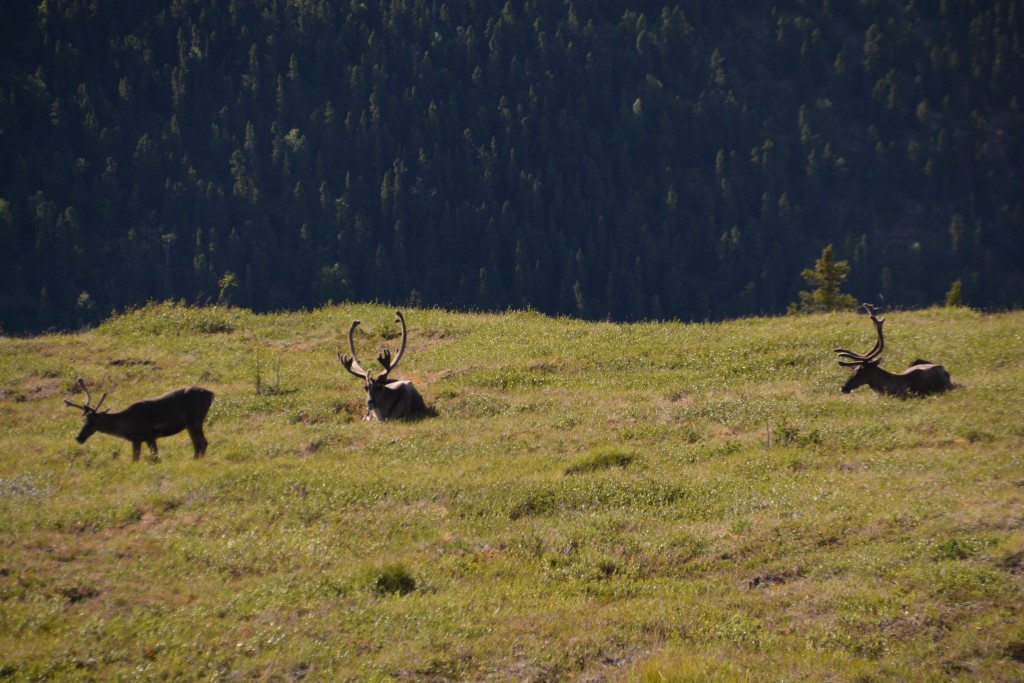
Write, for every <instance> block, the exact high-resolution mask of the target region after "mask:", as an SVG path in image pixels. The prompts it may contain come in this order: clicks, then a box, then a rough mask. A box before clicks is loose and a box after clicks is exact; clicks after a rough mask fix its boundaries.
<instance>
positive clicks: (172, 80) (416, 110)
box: [0, 0, 1024, 332]
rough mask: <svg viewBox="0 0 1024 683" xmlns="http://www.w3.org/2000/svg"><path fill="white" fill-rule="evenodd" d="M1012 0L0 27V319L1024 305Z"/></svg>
mask: <svg viewBox="0 0 1024 683" xmlns="http://www.w3.org/2000/svg"><path fill="white" fill-rule="evenodd" d="M1022 29H1024V0H987V1H982V0H956V1H954V0H924V1H922V0H901V1H900V2H889V1H887V0H849V1H843V2H837V1H835V0H831V1H830V0H740V1H737V2H730V3H722V2H719V1H718V0H692V1H691V2H686V3H676V4H666V3H659V2H598V1H596V0H574V1H570V2H537V1H536V0H526V1H525V2H513V1H511V0H510V1H509V2H506V3H501V2H487V1H484V0H480V1H475V2H440V1H431V0H391V1H389V2H379V3H378V2H344V1H339V2H334V1H328V0H133V2H113V1H112V0H41V1H39V2H21V1H12V2H5V3H3V4H2V6H0V41H2V42H0V45H2V46H3V47H2V48H0V246H2V249H0V327H2V329H3V330H4V331H6V332H23V331H33V330H41V329H47V328H51V327H76V326H79V325H83V324H90V323H93V322H95V321H97V320H99V319H100V318H101V317H104V316H106V315H107V314H108V313H109V312H110V311H111V310H113V309H122V308H125V307H129V306H133V305H137V304H141V303H144V302H146V301H147V300H150V299H175V300H185V301H187V302H189V303H192V302H198V303H204V302H214V301H218V300H219V301H221V302H230V303H232V304H235V305H241V306H246V307H250V308H252V309H254V310H257V311H263V310H277V309H289V308H301V307H314V306H318V305H321V304H323V303H326V302H328V301H331V300H333V301H339V300H344V299H353V300H377V301H382V302H392V303H396V304H403V305H404V304H420V305H431V306H433V305H436V306H444V307H457V308H473V309H484V310H487V309H500V308H505V307H527V306H529V307H532V308H535V309H537V310H540V311H544V312H549V313H557V314H569V315H575V316H582V317H586V318H611V319H613V320H634V319H641V318H660V317H666V318H670V317H671V318H680V319H684V320H688V319H707V318H710V319H719V318H725V317H731V316H737V315H745V314H756V313H777V312H782V311H784V310H785V309H786V306H787V304H789V303H791V302H793V301H795V300H796V299H797V292H798V290H800V289H801V287H803V286H805V283H804V282H803V280H802V279H801V277H800V274H801V272H802V270H803V269H805V268H807V267H808V266H810V265H812V264H813V262H814V259H815V258H816V257H817V256H818V255H819V254H820V253H821V252H822V249H823V248H824V247H825V246H826V245H828V244H833V245H834V249H835V254H836V256H837V258H841V259H844V260H847V261H848V262H849V264H850V276H849V279H848V281H847V282H846V284H845V286H844V287H845V289H846V290H847V291H849V292H851V293H853V294H854V295H856V296H857V297H860V298H871V299H872V300H879V299H884V300H885V301H887V302H889V303H891V304H897V305H903V306H920V305H927V304H932V303H940V302H941V301H942V300H943V298H944V296H945V294H946V293H947V292H948V291H949V290H950V288H951V287H952V286H953V283H955V282H956V281H960V283H961V287H962V288H961V290H960V291H961V298H962V301H963V303H966V304H970V305H974V306H979V307H988V306H992V307H1005V306H1017V305H1020V304H1022V303H1024V264H1022V259H1024V182H1022V172H1024V168H1022V166H1024V112H1022V106H1024V101H1022V100H1024V98H1022V95H1024V30H1022Z"/></svg>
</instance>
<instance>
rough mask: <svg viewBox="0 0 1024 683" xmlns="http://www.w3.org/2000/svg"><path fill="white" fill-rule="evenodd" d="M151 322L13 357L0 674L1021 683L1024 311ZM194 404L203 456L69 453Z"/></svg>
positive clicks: (118, 450)
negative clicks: (840, 350) (135, 414)
mask: <svg viewBox="0 0 1024 683" xmlns="http://www.w3.org/2000/svg"><path fill="white" fill-rule="evenodd" d="M405 313H406V319H407V321H408V323H409V346H408V350H407V352H406V354H405V357H404V358H403V359H402V362H401V365H400V366H399V368H398V369H397V370H396V371H395V373H394V374H395V376H397V377H399V378H402V379H412V380H414V381H415V383H416V385H417V386H418V387H419V389H420V392H421V393H422V394H423V396H424V398H425V399H426V401H427V403H428V405H429V406H430V408H431V409H432V415H430V416H429V417H426V418H424V419H420V420H416V421H410V422H388V423H368V422H363V421H362V420H361V419H360V418H361V416H362V410H363V407H362V403H363V399H364V396H363V392H362V388H361V385H360V383H359V382H358V381H357V380H356V379H355V378H354V377H352V376H351V375H348V374H347V373H346V372H345V371H344V368H342V366H341V364H340V363H339V362H338V360H337V356H336V352H337V349H338V345H339V342H342V340H343V335H344V333H345V332H346V331H347V330H348V326H349V323H350V322H351V320H353V319H355V318H358V319H360V320H362V321H363V322H362V325H361V326H360V328H359V329H358V331H357V332H356V339H355V341H356V344H357V347H358V349H359V350H360V353H361V357H362V361H363V364H364V366H368V365H370V363H371V362H372V361H373V359H374V357H375V356H376V352H377V350H378V349H379V348H380V347H381V346H383V345H389V346H392V347H395V346H396V345H397V343H398V339H397V337H398V334H399V328H398V326H397V324H396V323H395V322H394V310H393V309H390V308H385V307H382V306H370V305H339V306H332V307H327V308H324V309H320V310H316V311H311V312H302V313H287V314H285V313H282V314H273V315H255V314H252V313H250V312H248V311H245V310H240V309H234V308H191V307H185V306H181V305H172V304H152V305H150V306H147V307H145V308H143V309H139V310H134V311H128V312H125V313H123V314H120V315H117V316H115V317H113V318H111V319H110V320H108V321H107V322H105V323H103V324H102V325H100V326H99V327H98V328H97V329H94V330H90V331H86V332H82V333H80V334H62V335H49V336H41V337H32V338H19V339H12V338H0V680H44V679H49V680H72V681H74V680H82V681H89V680H104V681H107V680H175V681H188V680H196V681H198V680H218V681H219V680H262V681H297V680H316V681H320V680H332V681H333V680H351V681H375V680H379V681H384V680H400V681H401V680H406V681H419V680H427V681H442V680H494V681H506V680H507V681H548V680H579V681H603V680H612V681H652V682H653V681H662V680H670V681H778V682H782V681H859V682H863V683H867V682H869V681H910V680H913V681H949V680H959V681H974V680H977V681H1019V680H1022V679H1024V419H1022V415H1024V389H1022V385H1024V313H1022V312H1013V313H1001V314H989V315H984V314H980V313H977V312H974V311H971V310H969V309H965V308H951V309H938V308H937V309H930V310H924V311H892V312H889V313H888V314H887V323H886V352H885V362H884V363H883V366H884V367H888V368H890V369H900V368H902V367H904V366H905V365H906V363H907V362H909V361H910V360H912V359H914V358H918V357H923V358H927V359H930V360H933V361H936V362H941V363H943V364H945V365H946V367H947V368H948V369H949V371H950V373H951V374H952V377H953V380H954V382H955V383H956V384H957V387H956V388H955V389H954V390H953V391H951V392H949V393H947V394H944V395H940V396H932V397H927V398H912V399H906V400H901V399H896V398H890V397H885V396H877V395H875V394H874V393H872V392H871V391H870V390H868V389H867V388H864V389H860V390H858V391H857V392H855V393H853V394H850V395H841V394H840V393H839V386H840V385H841V384H842V382H843V380H844V379H845V377H846V376H847V374H848V371H847V370H845V369H843V368H840V367H838V366H837V365H836V363H835V359H834V354H833V353H832V351H831V349H832V348H833V347H835V346H840V345H841V346H848V347H853V348H855V349H858V350H867V348H869V347H870V346H871V344H872V343H873V341H874V336H873V335H874V333H873V330H872V328H871V326H870V323H869V321H868V320H867V319H866V317H865V316H863V315H857V314H855V313H842V314H822V315H813V316H790V317H782V318H756V319H746V320H737V321H731V322H725V323H715V324H711V323H707V324H683V323H677V322H651V323H643V324H629V325H620V324H611V323H593V322H581V321H575V320H569V319H553V318H549V317H545V316H543V315H540V314H537V313H533V312H510V313H506V314H456V313H449V312H445V311H440V310H415V309H414V310H407V311H405ZM78 377H82V378H83V379H84V380H85V381H86V383H87V384H88V386H89V388H90V390H91V391H92V393H93V396H94V398H95V397H98V396H99V395H100V394H102V393H104V392H106V393H107V394H108V396H107V399H106V403H105V404H104V407H109V408H110V409H112V410H116V409H120V408H124V407H126V406H127V405H129V404H130V403H132V402H133V401H136V400H139V399H143V398H148V397H153V396H156V395H157V394H160V393H162V392H164V391H166V390H168V389H172V388H175V387H178V386H185V385H190V384H196V385H200V386H204V387H206V388H208V389H211V390H212V391H214V392H215V393H216V399H215V400H214V403H213V407H212V409H211V411H210V414H209V417H208V419H207V423H206V435H207V437H208V438H209V440H210V447H209V451H208V454H207V456H206V457H205V458H202V459H199V460H194V459H193V458H192V447H191V444H190V442H189V439H188V437H187V435H185V434H184V433H182V434H179V435H177V436H172V437H167V438H164V439H161V440H160V442H159V446H160V453H159V458H158V459H154V458H152V457H147V451H146V449H145V448H144V449H143V458H142V459H141V460H140V461H139V462H135V463H133V462H132V460H131V446H130V444H128V443H127V442H125V441H120V440H118V439H115V438H113V437H110V436H107V435H103V434H97V435H95V436H93V437H92V438H91V439H90V440H89V441H87V442H86V443H85V444H84V445H78V444H77V443H76V442H75V440H74V437H75V435H76V434H77V432H78V428H79V424H80V420H81V414H80V411H76V410H72V409H69V408H68V407H66V406H65V405H64V404H63V399H70V400H73V401H76V402H77V401H80V400H82V396H81V394H80V392H79V391H78V390H77V388H76V387H75V382H76V380H77V378H78Z"/></svg>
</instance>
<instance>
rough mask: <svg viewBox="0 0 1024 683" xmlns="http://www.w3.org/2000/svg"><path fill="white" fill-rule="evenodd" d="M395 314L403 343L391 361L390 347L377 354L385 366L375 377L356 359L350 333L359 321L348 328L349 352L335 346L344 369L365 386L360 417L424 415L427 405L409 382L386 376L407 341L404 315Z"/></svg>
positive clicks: (382, 417) (400, 313) (396, 361)
mask: <svg viewBox="0 0 1024 683" xmlns="http://www.w3.org/2000/svg"><path fill="white" fill-rule="evenodd" d="M395 315H396V316H397V317H396V318H395V321H396V322H398V323H401V325H402V345H401V347H400V348H399V349H398V354H397V355H395V358H394V360H392V359H391V350H390V349H382V350H381V352H380V355H378V356H377V361H378V362H380V364H381V365H383V366H384V372H382V373H380V374H379V375H377V376H376V377H372V376H371V375H370V373H368V372H367V371H366V370H363V368H362V367H361V366H360V365H359V361H358V360H357V359H356V347H355V344H354V343H353V342H352V333H353V332H355V330H356V327H357V326H358V325H359V321H358V320H353V321H352V326H351V327H349V328H348V350H349V353H351V354H352V355H351V356H347V355H342V353H341V348H339V349H338V360H340V361H341V364H342V365H344V366H345V369H346V370H348V371H349V372H350V373H351V374H353V375H355V376H356V377H358V378H359V379H361V380H363V383H364V388H365V389H366V415H365V416H364V417H363V419H364V420H389V419H392V418H407V417H415V416H417V415H421V414H423V413H424V412H426V409H427V407H426V404H424V402H423V397H422V396H420V393H419V392H418V391H416V387H415V386H413V383H412V382H410V381H408V380H397V379H391V378H389V377H388V375H389V374H390V373H391V371H392V370H394V369H395V367H397V366H398V361H399V360H401V359H402V354H404V353H405V343H406V341H407V340H408V332H407V331H406V328H405V317H404V316H403V315H402V312H401V311H396V312H395Z"/></svg>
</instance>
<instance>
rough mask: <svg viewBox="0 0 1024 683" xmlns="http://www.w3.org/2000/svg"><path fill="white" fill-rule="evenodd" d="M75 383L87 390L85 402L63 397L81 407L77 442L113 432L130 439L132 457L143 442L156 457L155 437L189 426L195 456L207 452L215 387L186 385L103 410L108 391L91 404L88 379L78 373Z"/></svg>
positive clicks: (112, 433) (135, 456)
mask: <svg viewBox="0 0 1024 683" xmlns="http://www.w3.org/2000/svg"><path fill="white" fill-rule="evenodd" d="M76 384H77V386H79V387H81V388H82V391H84V392H85V405H84V406H83V405H79V404H77V403H72V402H71V401H69V400H67V399H64V403H65V404H66V405H68V406H69V407H72V408H79V409H81V411H82V417H83V420H82V431H80V432H78V436H77V437H75V438H76V440H77V441H78V443H85V440H86V439H88V438H89V437H90V436H92V435H93V434H95V433H96V432H102V433H104V434H110V435H111V436H116V437H118V438H121V439H125V440H127V441H131V442H132V460H138V459H139V453H140V451H141V450H142V444H143V443H145V444H146V445H148V446H149V449H150V451H152V453H153V456H154V457H156V454H157V449H156V440H157V439H158V438H159V437H163V436H171V435H172V434H177V433H178V432H180V431H181V430H183V429H187V430H188V435H189V436H190V437H191V438H192V447H193V448H194V449H195V454H194V457H196V458H198V457H200V456H203V455H205V454H206V446H207V445H208V442H207V440H206V436H204V435H203V420H205V419H206V413H207V412H208V411H209V410H210V404H211V403H213V392H212V391H209V390H207V389H202V388H200V387H184V388H182V389H175V390H174V391H170V392H168V393H166V394H164V395H163V396H158V397H157V398H151V399H148V400H145V401H139V402H138V403H133V404H132V405H130V406H128V407H127V408H125V409H124V410H122V411H120V412H116V413H111V412H109V411H106V410H104V411H103V412H102V413H101V412H99V409H100V406H101V405H103V399H105V398H106V397H107V395H106V393H104V394H103V396H101V397H100V402H99V403H97V404H96V405H95V406H90V405H89V404H90V403H92V396H91V395H90V394H89V390H88V389H86V387H85V381H83V380H82V378H81V377H79V378H78V382H77V383H76Z"/></svg>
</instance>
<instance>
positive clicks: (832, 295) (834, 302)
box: [790, 244, 857, 313]
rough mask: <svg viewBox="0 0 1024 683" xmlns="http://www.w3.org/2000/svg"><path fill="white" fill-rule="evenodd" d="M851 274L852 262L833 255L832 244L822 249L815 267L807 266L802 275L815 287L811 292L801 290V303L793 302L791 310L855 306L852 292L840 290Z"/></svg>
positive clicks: (842, 308)
mask: <svg viewBox="0 0 1024 683" xmlns="http://www.w3.org/2000/svg"><path fill="white" fill-rule="evenodd" d="M849 274H850V264H849V263H847V262H846V261H836V260H835V258H834V257H833V255H832V245H831V244H829V245H828V246H826V247H825V248H824V249H822V250H821V258H819V259H818V260H817V261H815V262H814V267H813V268H805V269H804V271H803V272H802V273H800V276H801V277H802V278H803V279H804V280H806V281H807V284H809V285H811V286H813V287H814V289H813V290H812V291H810V292H805V291H801V292H800V305H799V307H797V305H796V304H791V307H790V310H791V311H792V310H795V309H797V308H799V310H800V311H803V312H804V313H814V312H818V311H841V310H844V309H847V308H853V307H854V306H856V305H857V300H856V299H855V298H854V297H853V296H852V295H850V294H844V293H843V292H840V291H839V286H840V285H842V284H843V282H844V281H845V280H846V277H847V276H848V275H849Z"/></svg>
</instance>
